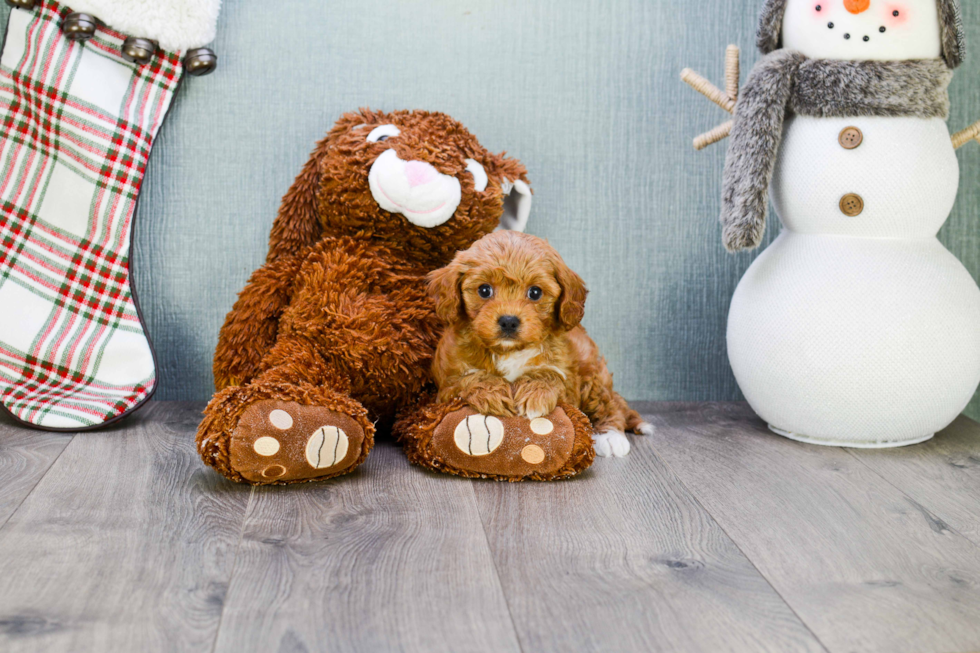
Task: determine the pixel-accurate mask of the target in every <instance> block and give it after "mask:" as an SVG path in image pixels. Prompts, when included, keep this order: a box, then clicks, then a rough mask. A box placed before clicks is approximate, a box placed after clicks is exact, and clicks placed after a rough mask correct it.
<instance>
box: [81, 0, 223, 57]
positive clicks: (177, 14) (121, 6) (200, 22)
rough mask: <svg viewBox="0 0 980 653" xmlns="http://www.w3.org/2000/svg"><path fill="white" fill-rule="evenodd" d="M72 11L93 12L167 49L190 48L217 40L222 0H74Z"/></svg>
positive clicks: (111, 24) (124, 31)
mask: <svg viewBox="0 0 980 653" xmlns="http://www.w3.org/2000/svg"><path fill="white" fill-rule="evenodd" d="M65 4H66V5H67V6H69V7H70V8H71V10H72V11H81V12H84V13H87V14H92V15H93V16H95V17H96V18H98V19H99V20H101V21H102V22H104V23H105V24H106V25H108V26H109V27H111V28H112V29H114V30H116V31H118V32H121V33H122V34H125V35H126V36H139V37H143V38H147V39H151V40H153V41H156V42H158V43H159V44H160V47H161V48H163V49H164V50H171V51H177V50H187V49H190V48H198V47H201V46H203V45H207V44H208V43H210V42H211V41H213V40H214V34H215V26H216V25H217V22H218V13H219V12H220V11H221V0H73V1H71V2H66V3H65Z"/></svg>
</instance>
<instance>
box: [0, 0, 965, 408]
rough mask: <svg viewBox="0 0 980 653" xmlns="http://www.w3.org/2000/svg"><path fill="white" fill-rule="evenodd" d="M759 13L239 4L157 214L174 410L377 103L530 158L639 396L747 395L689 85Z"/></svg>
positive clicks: (541, 217)
mask: <svg viewBox="0 0 980 653" xmlns="http://www.w3.org/2000/svg"><path fill="white" fill-rule="evenodd" d="M761 4H762V1H761V0H330V2H321V1H317V0H277V1H276V2H268V1H267V0H261V1H260V0H226V2H225V7H224V10H223V14H222V16H221V20H220V23H219V26H218V39H217V41H216V42H215V44H214V49H215V50H216V51H217V53H218V56H219V57H220V65H219V68H218V70H217V71H216V72H215V73H214V74H213V75H211V76H210V77H204V78H198V79H187V80H186V81H185V83H184V85H183V88H182V89H181V92H180V93H179V96H178V98H177V101H176V103H175V106H174V107H173V110H172V112H171V115H170V117H169V118H168V120H167V123H166V124H165V125H164V127H163V129H162V131H161V133H160V136H159V139H158V141H157V144H156V147H155V149H154V152H153V156H152V158H151V160H150V167H149V172H148V175H147V178H146V182H145V184H144V187H143V194H142V199H141V201H140V205H139V210H138V214H137V224H136V230H135V245H134V250H135V252H134V255H135V278H136V288H137V291H138V293H139V296H140V299H141V303H142V308H143V312H144V316H145V317H146V320H147V322H148V326H149V332H150V335H151V337H152V339H153V341H154V345H155V347H156V350H157V352H158V355H159V359H160V376H161V384H160V390H159V392H158V394H157V397H158V398H160V399H206V398H208V397H209V396H210V394H211V391H212V385H211V356H212V353H213V350H214V346H215V342H216V339H217V334H218V329H219V327H220V326H221V323H222V320H223V318H224V315H225V313H226V312H227V311H228V310H229V309H230V308H231V305H232V303H233V301H234V299H235V295H236V293H237V292H238V290H239V289H240V288H241V287H242V285H243V284H244V283H245V280H246V279H247V277H248V275H249V273H250V272H251V271H252V270H253V269H254V268H256V267H257V266H258V265H259V264H260V263H261V262H262V260H263V258H264V256H265V251H266V239H267V236H268V232H269V227H270V225H271V224H272V220H273V217H274V215H275V212H276V208H277V207H278V204H279V199H280V197H281V196H282V194H283V193H284V192H285V191H286V189H287V187H288V186H289V184H290V182H291V181H292V179H293V177H294V176H295V175H296V173H297V172H298V171H299V168H300V166H301V165H302V164H303V162H304V161H306V158H307V155H308V153H309V151H310V149H311V148H312V146H313V143H314V142H315V141H316V140H317V139H319V138H320V137H321V136H322V135H323V133H324V132H325V131H326V129H327V128H329V127H330V125H331V124H332V123H333V122H334V120H335V119H336V118H337V116H339V115H340V114H341V113H343V112H344V111H347V110H351V109H356V108H358V107H372V108H376V109H399V108H426V109H433V110H439V111H444V112H446V113H449V114H451V115H453V116H455V117H456V118H458V119H459V120H461V121H462V122H463V123H464V124H466V125H467V126H468V127H469V128H470V130H472V131H473V132H474V133H475V134H476V135H477V136H478V137H479V138H480V140H481V141H482V142H483V144H484V145H485V146H487V147H488V148H490V149H491V150H494V151H500V150H507V151H508V152H509V153H511V154H512V155H514V156H516V157H518V158H520V159H521V160H522V161H523V162H524V163H525V164H526V165H527V168H528V170H529V174H530V178H531V182H532V186H533V188H534V191H535V200H534V208H533V210H532V214H531V221H530V225H529V231H531V232H532V233H535V234H538V235H541V236H544V237H547V238H548V239H549V240H550V241H551V242H552V244H554V245H555V246H556V247H557V248H558V250H559V251H561V252H562V254H563V255H564V257H565V259H566V260H567V261H568V262H569V263H570V264H571V265H572V266H573V268H574V269H576V270H577V271H578V272H579V273H580V274H581V275H582V276H583V278H585V280H586V281H587V282H588V285H589V287H590V289H591V291H592V292H591V295H590V297H589V302H588V305H587V311H586V315H587V317H586V326H587V327H588V329H589V331H590V332H591V333H592V335H593V337H594V338H595V340H596V341H597V342H598V343H599V345H600V347H601V348H602V350H603V351H604V353H605V355H606V357H607V358H608V359H609V363H610V366H611V367H612V369H613V371H614V373H615V376H616V381H617V384H618V386H619V389H620V391H621V392H622V393H623V394H624V395H625V396H627V397H628V398H632V399H657V400H659V399H680V400H728V399H738V398H740V395H739V392H738V388H737V386H736V384H735V380H734V378H733V376H732V373H731V370H730V369H729V366H728V360H727V355H726V351H725V321H726V316H727V312H728V303H729V299H730V297H731V295H732V292H733V291H734V289H735V285H736V283H737V282H738V280H739V278H740V277H741V275H742V273H743V272H744V271H745V269H746V268H747V267H748V265H749V264H750V263H751V261H752V258H753V257H754V255H755V254H742V255H737V256H733V255H730V254H727V253H726V252H725V251H724V249H723V248H722V246H721V240H720V234H719V226H718V223H717V214H718V207H719V196H720V179H721V172H722V165H723V159H724V154H725V151H724V145H721V146H715V147H713V148H712V149H710V150H707V151H705V152H702V153H696V152H694V151H693V149H692V148H691V145H690V142H691V139H692V137H693V136H695V135H696V134H698V133H700V132H702V131H705V130H707V129H708V128H710V127H713V126H714V125H716V124H718V123H720V122H722V121H723V120H724V119H725V114H724V113H723V112H722V111H721V110H720V109H718V108H717V107H715V106H714V105H713V104H711V103H710V102H708V101H707V100H706V99H704V98H703V97H701V96H700V95H698V94H696V93H695V92H694V91H692V90H691V89H689V88H688V87H686V86H685V85H683V84H682V83H681V82H680V80H679V78H678V75H679V72H680V70H681V68H683V67H685V66H690V67H692V68H694V69H695V70H698V71H700V72H702V73H704V74H705V75H706V76H707V77H709V78H710V79H712V80H713V81H715V82H716V83H721V82H722V81H723V61H724V52H725V46H726V45H727V44H728V43H737V44H739V45H740V46H741V47H742V49H743V70H744V71H746V72H747V70H748V68H749V67H750V66H751V65H752V64H753V63H754V62H755V60H756V59H757V57H758V55H757V53H756V51H755V49H754V47H753V36H754V32H755V22H756V15H757V13H758V11H759V8H760V6H761ZM963 4H964V7H963V9H964V13H965V16H964V18H965V21H966V25H967V31H968V35H969V39H970V43H971V45H973V46H974V47H973V48H971V50H972V52H974V53H977V54H970V55H968V60H967V63H966V65H965V66H963V67H962V68H961V69H960V71H959V73H958V74H957V76H956V78H955V80H954V82H953V87H952V97H953V111H952V117H951V120H950V127H951V129H953V130H958V129H961V128H963V127H966V126H967V125H968V124H970V123H972V122H973V121H975V120H977V119H980V74H978V73H980V2H976V1H975V0H965V1H964V3H963ZM6 13H7V9H6V7H4V8H3V18H4V19H5V18H6ZM743 77H744V75H743ZM960 164H961V169H962V173H961V190H960V196H959V203H958V205H957V207H956V209H955V211H954V212H953V215H952V216H951V217H950V219H949V222H948V224H947V225H946V227H945V228H944V229H943V231H942V234H941V238H942V240H943V242H944V243H945V244H946V245H947V246H948V247H949V248H950V249H951V250H952V251H953V253H954V254H956V256H958V257H959V258H960V260H961V261H963V263H964V264H965V265H966V266H967V268H968V269H969V270H970V271H971V272H972V273H973V274H974V277H975V278H977V277H980V229H978V227H980V145H976V144H971V145H969V146H967V147H966V148H964V150H962V151H961V153H960ZM775 231H776V230H775V229H770V231H769V235H768V236H769V239H770V240H771V238H772V237H773V235H774V234H775ZM971 414H972V415H974V416H977V415H978V414H980V402H978V401H977V400H974V403H973V405H972V406H971Z"/></svg>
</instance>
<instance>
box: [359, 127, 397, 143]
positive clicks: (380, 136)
mask: <svg viewBox="0 0 980 653" xmlns="http://www.w3.org/2000/svg"><path fill="white" fill-rule="evenodd" d="M400 133H401V130H399V129H398V127H395V126H394V125H381V126H380V127H375V128H374V129H372V130H371V133H370V134H368V135H367V142H368V143H377V142H379V141H386V140H388V139H389V138H391V137H392V136H398V134H400Z"/></svg>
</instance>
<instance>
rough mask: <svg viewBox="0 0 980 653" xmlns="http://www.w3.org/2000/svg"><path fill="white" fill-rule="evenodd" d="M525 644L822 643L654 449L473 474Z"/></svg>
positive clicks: (639, 445) (767, 647) (637, 442)
mask: <svg viewBox="0 0 980 653" xmlns="http://www.w3.org/2000/svg"><path fill="white" fill-rule="evenodd" d="M475 491H476V496H477V502H478V504H479V506H480V513H481V515H482V518H483V520H484V523H485V525H486V531H487V536H488V539H489V542H490V547H491V549H492V550H493V553H494V559H495V562H496V566H497V570H498V573H499V574H500V578H501V582H502V584H503V587H504V591H505V593H506V596H507V600H508V603H509V604H510V608H511V614H512V616H513V619H514V623H515V624H516V626H517V630H518V634H519V637H520V641H521V645H522V647H523V649H524V650H526V651H542V650H544V651H579V650H584V651H593V650H604V651H710V652H712V653H715V652H719V651H750V652H753V653H754V652H759V651H780V652H783V651H818V650H819V651H822V650H824V649H823V647H822V646H821V645H820V644H819V642H818V641H817V639H816V638H815V637H814V636H813V634H812V633H811V632H810V631H809V630H808V629H807V628H806V627H805V626H804V625H803V624H802V622H801V621H800V620H799V619H798V618H797V617H796V615H794V614H793V612H792V610H791V609H790V608H789V607H788V606H787V605H786V603H785V602H784V601H783V600H782V599H781V598H780V597H779V595H778V594H777V593H776V592H775V591H774V590H773V589H772V587H770V585H769V584H768V583H767V582H766V581H765V579H764V578H762V576H761V575H760V574H759V572H758V571H757V570H756V569H755V568H754V567H753V566H752V564H751V563H750V562H749V561H748V560H747V559H746V558H745V556H744V555H742V553H741V552H740V551H739V550H738V549H737V547H736V546H735V545H734V544H733V543H732V541H731V540H730V539H729V538H728V536H727V535H726V534H725V533H724V531H722V529H721V528H720V527H719V526H718V524H717V523H715V521H714V520H713V519H712V518H711V517H710V515H708V513H707V512H706V511H705V510H704V509H703V508H702V507H701V506H700V505H699V504H698V503H697V501H696V500H695V499H694V498H693V497H692V496H691V494H690V493H689V492H688V491H687V490H686V489H685V488H684V487H683V485H682V484H681V483H680V481H678V479H677V478H676V477H675V476H674V474H673V473H672V472H671V471H670V470H669V469H667V468H666V466H665V465H664V464H663V462H662V461H660V460H659V459H658V458H657V456H656V455H655V447H654V442H653V441H652V440H650V439H648V438H634V439H633V451H632V453H631V454H630V456H629V457H628V458H625V459H622V460H618V459H613V460H608V459H598V460H597V461H596V463H595V464H594V465H593V466H592V468H591V469H589V470H587V471H586V472H585V473H583V475H582V476H580V477H578V478H576V479H573V480H569V481H561V482H556V483H523V484H507V483H493V482H480V483H476V484H475Z"/></svg>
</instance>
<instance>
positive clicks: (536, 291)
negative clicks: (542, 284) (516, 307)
mask: <svg viewBox="0 0 980 653" xmlns="http://www.w3.org/2000/svg"><path fill="white" fill-rule="evenodd" d="M542 295H544V291H543V290H541V289H540V288H538V287H537V286H531V287H530V288H528V289H527V298H528V299H530V300H531V301H532V302H536V301H538V300H539V299H541V296H542Z"/></svg>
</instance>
